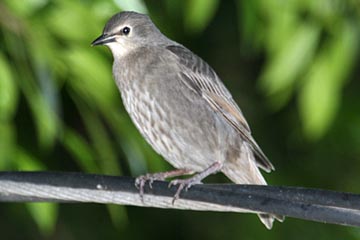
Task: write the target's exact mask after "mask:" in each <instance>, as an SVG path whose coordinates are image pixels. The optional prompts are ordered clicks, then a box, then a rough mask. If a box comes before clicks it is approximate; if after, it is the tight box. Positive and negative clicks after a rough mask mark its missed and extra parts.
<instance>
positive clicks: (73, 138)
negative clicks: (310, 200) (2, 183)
mask: <svg viewBox="0 0 360 240" xmlns="http://www.w3.org/2000/svg"><path fill="white" fill-rule="evenodd" d="M148 9H150V10H151V9H154V10H153V11H149V10H148ZM120 10H134V11H138V12H143V13H149V14H150V16H152V17H153V18H154V19H156V20H158V21H159V19H162V20H166V19H168V18H169V21H164V22H159V26H161V30H164V31H165V30H166V31H167V32H169V34H170V35H172V36H178V37H179V38H180V39H182V40H185V41H186V40H188V43H189V46H188V47H189V48H190V49H192V50H193V51H194V52H196V53H201V52H203V53H208V55H207V57H208V58H207V59H206V60H207V61H208V62H209V63H211V65H214V68H215V69H217V72H219V73H220V72H228V75H227V78H228V79H224V78H223V80H224V81H226V80H228V82H226V85H227V86H236V84H238V83H237V82H236V79H241V81H239V82H241V83H239V84H243V85H241V86H244V87H243V88H242V87H236V88H235V87H234V88H231V87H229V88H231V89H230V90H231V92H233V93H234V98H235V99H236V100H240V101H239V103H240V106H241V107H242V108H243V109H245V111H244V112H245V113H246V112H250V113H251V112H252V113H253V115H251V114H250V118H249V119H250V120H249V122H250V125H251V126H254V125H255V127H253V129H254V130H255V132H257V134H256V135H257V136H263V139H262V140H263V141H262V142H264V143H267V144H264V145H265V146H272V151H270V153H271V154H272V155H273V157H272V159H276V160H275V161H274V163H275V165H280V170H279V172H277V176H281V177H278V178H279V179H281V180H279V179H275V182H276V180H278V182H279V183H281V184H284V183H286V184H291V183H296V184H300V183H301V185H304V184H306V180H307V179H314V182H311V184H310V183H309V184H310V185H311V186H315V185H316V184H319V185H320V186H324V185H325V186H327V184H329V186H332V187H336V186H339V188H340V189H343V188H349V189H352V190H353V189H355V190H360V189H359V187H358V186H354V184H353V185H351V183H354V182H358V181H360V179H359V177H358V174H357V173H358V172H357V171H356V169H359V168H360V165H359V162H360V161H359V160H360V159H359V157H358V156H359V154H360V152H359V150H358V148H357V146H358V144H359V143H360V128H359V119H360V115H359V114H360V113H359V110H358V109H359V106H360V100H359V98H358V97H356V96H358V91H359V89H358V87H359V83H358V82H356V80H355V79H356V78H357V77H356V71H358V70H357V65H358V64H359V62H358V53H359V48H358V45H359V42H360V32H359V29H360V28H359V26H360V5H359V3H358V1H356V0H318V1H312V0H305V1H304V0H289V1H283V0H254V1H252V0H236V1H219V0H186V1H182V0H164V1H142V0H136V1H135V0H113V1H112V0H107V1H100V0H97V1H73V0H36V1H30V0H24V1H20V0H4V1H1V2H0V170H11V169H16V170H46V169H50V170H69V169H70V170H71V171H85V172H93V173H106V174H113V175H119V174H126V175H133V176H136V175H138V174H142V173H144V172H148V171H161V170H164V169H166V168H167V167H168V166H167V165H166V163H165V161H163V160H162V159H161V157H159V156H158V155H157V154H156V153H155V152H154V151H153V150H152V149H151V148H150V147H149V146H148V145H147V144H146V143H145V141H144V140H143V139H142V137H141V136H140V135H139V133H138V132H137V130H136V129H135V127H134V126H133V124H132V123H131V121H130V119H129V117H128V116H127V114H126V113H125V111H124V109H123V108H122V105H121V100H120V95H119V93H118V90H117V88H116V86H115V84H114V82H113V80H112V75H111V62H112V58H111V55H110V53H109V51H108V50H107V49H105V48H91V47H90V43H91V42H92V40H93V39H95V38H96V37H97V36H98V35H100V34H101V30H102V28H103V26H104V24H105V22H106V20H107V19H108V18H109V17H110V16H112V15H113V14H115V13H116V12H118V11H120ZM155 13H156V15H155ZM160 15H161V16H160ZM170 20H173V21H174V20H176V21H174V22H172V21H170ZM177 20H181V21H177ZM182 30H183V31H182ZM239 36H240V37H239ZM233 39H235V40H233ZM174 40H178V39H174ZM229 42H230V43H231V44H229ZM199 43H200V44H199ZM192 45H193V46H192ZM194 46H195V47H194ZM239 48H240V53H241V54H239V51H238V49H239ZM227 59H230V60H227ZM213 63H214V64H213ZM237 63H239V64H238V65H237ZM237 66H239V68H238V69H236V68H237ZM254 82H258V83H259V86H260V89H261V93H262V95H260V97H259V96H256V95H255V94H251V93H250V92H253V91H248V90H251V89H254ZM232 84H233V85H232ZM349 86H350V87H349ZM345 93H347V94H348V95H346V94H345ZM249 99H250V100H249ZM264 99H265V100H264ZM264 101H267V102H268V105H269V106H270V107H269V108H270V110H268V112H266V111H267V109H266V108H259V109H256V107H253V106H255V105H252V104H250V102H251V103H254V104H255V103H256V104H259V105H260V104H261V105H262V106H264V105H265V103H264ZM259 102H260V103H259ZM249 109H251V111H249ZM246 110H247V111H246ZM245 115H247V114H245ZM265 116H268V117H267V118H266V119H264V118H265ZM251 117H252V118H251ZM251 119H260V120H261V121H260V122H261V123H259V124H257V125H256V121H251ZM252 122H255V124H254V125H253V124H252ZM264 122H266V124H264ZM298 125H299V126H301V127H298ZM269 126H272V127H269ZM344 126H346V127H344ZM259 129H260V131H259ZM261 129H262V130H261ZM285 136H286V137H285ZM257 139H258V138H257ZM260 139H261V137H260ZM266 139H270V140H266ZM309 140H310V141H309ZM259 142H261V141H259ZM261 145H263V144H261ZM315 146H316V147H315ZM329 146H330V147H329ZM265 148H266V147H265ZM267 149H270V147H267ZM289 152H291V153H293V154H290V156H289ZM337 158H341V159H346V160H344V161H343V162H341V164H340V163H339V162H337V161H339V159H337ZM299 165H301V166H302V167H303V170H300V169H301V168H300V167H297V166H299ZM294 166H295V167H296V170H294V168H292V167H294ZM324 167H326V169H325V171H323V168H324ZM340 167H343V168H344V169H345V170H344V171H343V172H345V173H346V174H345V173H341V172H339V168H340ZM277 169H279V168H277ZM304 174H307V178H304ZM329 176H335V177H334V181H332V182H331V183H330V182H329V181H328V180H329ZM346 183H348V184H346ZM26 208H27V209H28V213H29V215H30V216H31V217H32V219H33V221H34V223H35V224H36V225H37V226H38V229H39V230H40V232H41V233H42V234H43V235H44V236H51V235H52V234H54V232H56V230H55V229H57V228H60V230H58V231H60V232H61V227H64V226H66V227H65V228H67V231H70V230H69V229H72V227H74V228H77V227H78V226H71V224H69V225H70V226H69V225H66V221H65V220H63V219H66V217H64V216H61V214H60V213H62V212H61V211H60V210H59V214H58V207H57V206H56V205H52V204H44V205H38V204H35V205H34V204H30V205H27V206H26ZM107 210H108V213H109V216H110V217H109V216H106V218H110V219H111V220H112V222H113V224H114V225H115V226H116V229H117V230H116V231H118V232H116V233H114V234H113V235H117V234H118V233H119V232H121V233H124V234H125V233H127V234H131V235H136V234H138V235H137V236H139V237H138V238H142V237H143V236H145V235H142V233H140V232H138V231H135V230H132V228H131V226H135V225H136V224H137V223H136V222H135V220H133V219H132V221H134V222H131V221H129V220H128V216H129V217H130V216H133V215H131V214H135V215H136V213H134V212H130V213H128V212H127V210H126V209H125V208H122V207H118V206H108V208H107ZM130 211H131V210H130ZM148 211H150V210H148ZM150 213H152V214H155V215H156V214H157V213H158V212H150ZM8 214H9V213H8ZM17 214H18V215H16V214H15V215H14V219H15V220H14V222H17V220H18V219H21V218H23V216H24V213H22V214H19V213H17ZM86 214H88V213H87V212H86ZM86 214H80V215H79V216H81V217H82V218H83V217H84V216H85V218H87V215H86ZM173 214H175V215H176V214H178V213H173ZM58 215H59V218H58ZM64 215H65V216H67V215H71V213H67V214H66V213H65V214H64ZM94 215H95V214H94ZM175 215H174V216H175ZM9 216H12V214H9ZM99 216H101V213H98V212H97V213H96V217H99ZM176 216H179V215H176ZM192 216H197V215H192ZM216 216H218V215H216ZM156 217H157V218H156ZM198 217H199V216H198ZM99 218H100V217H99ZM147 218H149V217H147ZM185 218H186V217H185V216H184V219H185ZM200 218H201V217H199V219H200ZM58 219H59V220H58ZM94 219H97V218H94ZM154 219H156V220H157V221H158V222H161V221H162V219H163V216H159V215H157V216H155V217H154ZM169 219H170V220H169V221H167V220H166V221H164V222H162V223H163V224H168V225H167V227H168V229H172V228H171V226H170V223H174V221H175V223H176V224H178V221H182V220H174V219H176V217H173V215H171V216H169ZM229 219H233V218H232V217H229V218H226V220H229ZM234 219H235V217H234ZM237 219H238V218H236V221H233V222H232V223H230V222H229V224H226V226H225V227H229V228H233V230H236V233H238V232H239V233H240V232H241V233H243V232H244V230H248V231H250V232H252V233H254V234H255V235H257V234H259V235H261V237H263V236H265V232H264V233H263V232H258V231H257V230H254V231H252V228H254V229H255V228H256V229H258V228H257V227H260V228H261V227H262V226H261V225H260V224H258V222H256V223H255V221H254V224H253V223H252V222H251V221H250V226H252V227H250V228H249V229H241V228H238V222H237V221H238V220H237ZM201 220H202V222H206V221H204V220H207V219H206V218H201ZM57 221H59V223H58V224H59V226H60V227H58V226H56V224H57ZM148 221H149V219H148ZM148 221H146V222H143V223H142V224H143V226H147V225H148ZM290 221H291V220H289V222H290ZM85 222H86V221H83V219H80V222H79V223H77V224H79V227H80V225H81V224H83V225H84V227H83V229H85V232H87V233H88V232H89V231H91V230H92V229H89V227H88V225H86V224H87V223H85ZM139 222H140V224H141V221H140V220H139ZM199 222H201V221H200V220H199V221H196V222H195V220H194V219H193V218H191V217H190V218H186V220H184V221H183V222H181V223H182V224H183V225H184V226H187V227H184V229H185V230H186V231H192V232H191V234H194V236H196V234H197V235H200V236H202V237H204V233H199V232H197V231H195V230H193V229H192V228H191V227H192V226H194V225H196V226H199V228H200V225H201V224H199ZM215 222H217V221H216V220H215ZM5 223H6V222H5ZM218 223H219V224H222V221H218ZM1 224H4V223H2V222H1V220H0V225H1ZM244 224H245V223H244ZM284 224H286V223H284ZM94 225H96V227H97V226H98V222H96V223H95V224H94ZM105 225H106V224H104V225H102V227H103V228H104V229H106V230H107V231H105V230H104V232H112V230H114V229H110V227H109V228H107V227H108V225H111V224H107V225H106V226H105ZM189 226H190V227H189ZM255 226H256V227H255ZM289 226H290V229H291V230H289V232H290V231H292V230H293V229H295V230H296V229H297V228H298V225H297V223H290V224H289ZM301 226H302V227H305V226H310V225H306V224H304V225H301ZM191 229H192V230H191ZM202 229H209V235H208V236H207V237H208V239H213V238H216V233H215V232H214V231H215V230H219V231H223V232H224V234H225V233H226V234H228V235H227V236H228V238H231V236H230V232H231V231H228V230H224V229H225V228H224V226H222V228H220V227H219V226H216V227H214V228H209V227H208V226H202ZM213 229H214V230H213ZM279 229H280V227H279ZM279 229H278V230H277V231H278V232H276V231H275V232H272V233H271V234H270V235H269V238H270V239H271V238H274V239H275V238H279V236H280V235H281V236H283V235H286V232H285V231H284V233H282V234H279V232H280V230H279ZM322 229H323V230H324V229H327V234H324V236H330V237H331V236H332V234H331V233H333V232H332V231H334V232H335V231H336V230H334V229H330V228H326V227H324V228H322ZM176 230H177V229H176ZM240 230H241V231H240ZM295 230H294V231H293V232H295ZM5 231H6V229H5ZM9 231H10V230H9ZM148 231H149V232H151V230H148ZM169 231H170V230H169ZM29 232H31V231H29ZM75 232H76V230H74V233H71V234H70V235H71V236H72V237H70V238H74V239H76V236H77V235H76V234H79V235H81V234H80V233H79V232H80V230H79V231H78V233H75ZM104 232H102V233H104ZM213 232H214V234H212V233H213ZM293 232H292V233H293ZM352 232H353V233H349V232H348V231H346V230H341V231H340V234H339V235H336V234H335V235H334V236H335V239H336V236H340V235H341V237H342V238H344V237H345V238H346V237H349V236H354V235H356V236H357V235H358V234H357V232H356V231H352ZM156 234H159V233H158V232H157V233H156ZM266 234H268V233H267V232H266ZM351 234H352V235H351ZM125 235H126V234H125ZM290 235H291V234H290ZM74 236H75V237H74ZM81 236H88V238H90V239H91V238H96V237H95V236H96V235H92V233H90V235H86V233H84V235H81ZM309 236H310V237H309V238H311V234H310V233H309ZM167 237H168V236H167ZM232 237H233V238H235V237H234V236H232ZM54 238H56V237H54ZM59 238H61V237H59ZM63 238H64V237H63ZM65 238H66V237H65ZM77 238H79V239H80V238H82V237H77ZM149 238H150V237H149ZM179 238H182V237H181V236H180V237H179ZM236 238H237V237H236ZM249 238H252V237H249ZM318 238H319V239H320V238H321V237H320V236H318ZM324 238H325V237H324ZM326 239H328V238H326ZM347 239H349V238H347Z"/></svg>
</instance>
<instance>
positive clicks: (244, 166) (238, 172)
mask: <svg viewBox="0 0 360 240" xmlns="http://www.w3.org/2000/svg"><path fill="white" fill-rule="evenodd" d="M235 159H236V160H233V159H231V160H229V161H225V163H224V166H223V168H222V170H221V171H222V172H223V173H224V174H225V175H226V176H227V177H228V178H229V179H230V180H231V181H233V182H234V183H237V184H258V185H267V183H266V181H265V179H264V177H263V176H262V174H261V173H260V170H259V168H258V166H257V164H256V161H255V158H254V155H253V153H252V150H251V149H250V147H249V146H247V144H243V145H242V147H241V152H240V155H238V156H237V157H236V158H235ZM258 216H259V218H260V220H261V222H262V223H263V224H264V225H265V227H266V228H267V229H271V228H272V225H273V222H274V220H275V219H276V220H278V221H279V222H282V221H284V217H283V216H279V215H274V214H266V213H259V214H258Z"/></svg>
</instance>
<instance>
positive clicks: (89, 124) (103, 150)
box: [76, 100, 121, 175]
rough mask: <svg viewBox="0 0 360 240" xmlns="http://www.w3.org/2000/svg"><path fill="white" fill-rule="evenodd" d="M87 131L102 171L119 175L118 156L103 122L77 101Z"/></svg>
mask: <svg viewBox="0 0 360 240" xmlns="http://www.w3.org/2000/svg"><path fill="white" fill-rule="evenodd" d="M76 103H77V105H78V107H79V109H80V114H81V116H82V120H83V121H84V124H85V126H86V130H87V132H88V134H89V136H90V138H91V142H92V146H93V148H94V153H95V156H96V159H97V161H98V163H99V165H100V168H101V171H102V172H104V173H106V174H113V175H119V174H120V173H121V170H120V165H119V164H118V162H117V155H116V151H115V148H114V144H113V143H112V141H111V137H110V136H109V134H108V131H106V129H105V126H104V124H103V122H102V121H101V119H100V117H99V115H98V114H97V113H96V112H93V111H91V110H90V109H89V108H88V107H86V106H85V105H83V104H82V103H80V101H79V100H78V101H76Z"/></svg>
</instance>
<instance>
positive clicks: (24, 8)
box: [6, 0, 49, 16]
mask: <svg viewBox="0 0 360 240" xmlns="http://www.w3.org/2000/svg"><path fill="white" fill-rule="evenodd" d="M48 2H49V0H22V1H13V0H6V4H7V5H8V6H9V8H11V10H12V11H14V12H16V14H18V15H21V16H29V15H31V14H33V13H34V12H35V11H37V10H39V8H41V7H43V6H44V5H45V4H46V3H48Z"/></svg>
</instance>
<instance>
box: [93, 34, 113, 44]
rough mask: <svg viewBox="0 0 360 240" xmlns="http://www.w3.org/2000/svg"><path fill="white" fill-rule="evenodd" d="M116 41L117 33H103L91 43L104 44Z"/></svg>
mask: <svg viewBox="0 0 360 240" xmlns="http://www.w3.org/2000/svg"><path fill="white" fill-rule="evenodd" d="M115 41H116V40H115V35H109V34H102V35H101V36H100V37H98V38H97V39H95V40H94V41H93V42H92V43H91V46H96V45H104V44H107V43H111V42H115Z"/></svg>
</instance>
